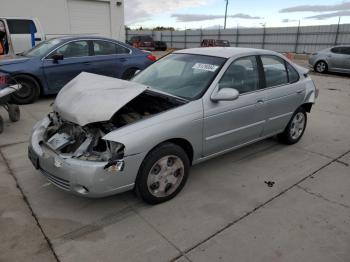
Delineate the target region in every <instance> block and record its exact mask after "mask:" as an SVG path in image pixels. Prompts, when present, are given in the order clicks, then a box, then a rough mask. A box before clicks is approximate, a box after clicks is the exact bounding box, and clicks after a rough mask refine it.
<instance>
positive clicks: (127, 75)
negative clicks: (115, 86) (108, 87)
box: [122, 68, 138, 80]
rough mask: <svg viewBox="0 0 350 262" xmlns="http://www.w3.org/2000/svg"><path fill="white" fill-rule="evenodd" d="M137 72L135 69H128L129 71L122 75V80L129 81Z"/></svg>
mask: <svg viewBox="0 0 350 262" xmlns="http://www.w3.org/2000/svg"><path fill="white" fill-rule="evenodd" d="M137 70H138V69H137V68H129V69H127V70H126V71H125V72H124V74H123V76H122V79H123V80H130V79H131V78H132V77H133V76H134V75H135V73H136V71H137Z"/></svg>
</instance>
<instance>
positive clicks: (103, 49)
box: [93, 40, 130, 55]
mask: <svg viewBox="0 0 350 262" xmlns="http://www.w3.org/2000/svg"><path fill="white" fill-rule="evenodd" d="M93 43H94V52H95V55H115V54H128V53H129V52H130V51H129V49H127V48H126V47H123V46H121V45H118V44H116V43H112V42H108V41H101V40H96V41H93Z"/></svg>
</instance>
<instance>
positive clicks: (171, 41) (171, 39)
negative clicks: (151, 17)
mask: <svg viewBox="0 0 350 262" xmlns="http://www.w3.org/2000/svg"><path fill="white" fill-rule="evenodd" d="M170 47H171V48H173V30H170Z"/></svg>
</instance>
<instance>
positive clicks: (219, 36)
mask: <svg viewBox="0 0 350 262" xmlns="http://www.w3.org/2000/svg"><path fill="white" fill-rule="evenodd" d="M220 38H221V31H220V26H219V31H218V39H219V40H220Z"/></svg>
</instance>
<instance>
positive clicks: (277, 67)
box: [261, 55, 288, 87]
mask: <svg viewBox="0 0 350 262" xmlns="http://www.w3.org/2000/svg"><path fill="white" fill-rule="evenodd" d="M261 61H262V64H263V67H264V72H265V79H266V87H273V86H279V85H284V84H287V83H288V75H287V70H286V66H285V63H284V60H282V59H281V58H279V57H277V56H273V55H271V56H270V55H269V56H261Z"/></svg>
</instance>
